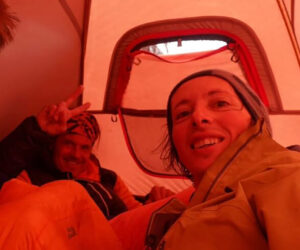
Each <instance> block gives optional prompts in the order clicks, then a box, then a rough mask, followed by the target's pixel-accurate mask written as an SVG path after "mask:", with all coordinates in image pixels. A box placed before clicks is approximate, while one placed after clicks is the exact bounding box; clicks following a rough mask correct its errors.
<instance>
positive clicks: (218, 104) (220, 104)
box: [209, 99, 232, 110]
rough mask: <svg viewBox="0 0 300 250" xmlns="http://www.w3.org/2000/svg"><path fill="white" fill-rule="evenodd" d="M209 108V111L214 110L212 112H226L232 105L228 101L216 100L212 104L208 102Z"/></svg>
mask: <svg viewBox="0 0 300 250" xmlns="http://www.w3.org/2000/svg"><path fill="white" fill-rule="evenodd" d="M209 106H210V107H211V109H214V110H227V109H230V108H231V107H232V104H231V102H230V101H228V100H225V99H217V100H213V101H212V102H210V104H209Z"/></svg>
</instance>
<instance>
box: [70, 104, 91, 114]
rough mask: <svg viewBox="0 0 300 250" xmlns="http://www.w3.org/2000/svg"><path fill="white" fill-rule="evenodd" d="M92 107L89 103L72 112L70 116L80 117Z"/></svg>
mask: <svg viewBox="0 0 300 250" xmlns="http://www.w3.org/2000/svg"><path fill="white" fill-rule="evenodd" d="M90 106H91V104H90V103H89V102H87V103H85V104H83V105H80V106H78V107H76V108H74V109H72V110H70V115H71V117H73V116H75V115H79V114H81V113H82V112H84V111H86V110H88V108H89V107H90Z"/></svg>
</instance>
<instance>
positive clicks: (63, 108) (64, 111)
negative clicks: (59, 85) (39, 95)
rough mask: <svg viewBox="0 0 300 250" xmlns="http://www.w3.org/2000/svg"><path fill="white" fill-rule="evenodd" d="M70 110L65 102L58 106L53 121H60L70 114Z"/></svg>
mask: <svg viewBox="0 0 300 250" xmlns="http://www.w3.org/2000/svg"><path fill="white" fill-rule="evenodd" d="M68 112H69V111H68V108H67V105H66V103H65V102H61V103H60V104H58V106H57V108H56V110H55V111H54V112H53V120H54V121H60V119H61V117H62V115H64V116H66V115H67V113H68Z"/></svg>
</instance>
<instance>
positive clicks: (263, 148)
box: [189, 120, 282, 207]
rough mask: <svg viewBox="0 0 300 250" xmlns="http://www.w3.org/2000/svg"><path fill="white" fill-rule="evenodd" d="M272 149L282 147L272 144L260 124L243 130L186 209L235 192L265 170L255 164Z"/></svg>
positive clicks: (219, 159) (263, 125) (262, 165)
mask: <svg viewBox="0 0 300 250" xmlns="http://www.w3.org/2000/svg"><path fill="white" fill-rule="evenodd" d="M274 147H275V148H276V147H277V148H278V149H279V148H280V149H282V147H281V146H280V145H279V144H277V143H276V142H275V141H273V140H272V138H271V136H270V134H269V132H268V130H267V128H266V126H265V124H264V122H263V120H259V121H257V123H256V124H255V125H254V126H252V127H250V128H249V129H248V130H246V131H245V132H244V133H242V134H241V135H240V137H239V138H238V139H237V140H236V141H235V142H234V143H233V144H232V145H231V146H230V147H228V148H227V149H226V150H225V151H224V152H223V153H222V154H221V155H220V157H219V158H218V159H217V160H216V162H215V163H214V164H213V165H212V166H211V167H209V168H208V170H207V171H206V173H205V174H204V176H203V178H202V180H201V181H200V183H199V186H198V187H197V189H196V192H195V194H194V195H193V198H192V200H191V202H190V204H189V207H191V206H194V205H196V204H199V203H202V202H205V201H207V200H210V199H212V198H215V197H217V196H219V195H222V194H225V193H228V192H231V191H234V190H235V189H236V187H237V184H238V181H239V180H241V179H243V178H246V177H248V176H250V175H252V174H254V173H257V172H260V171H262V170H263V169H264V168H266V167H267V166H266V165H264V164H258V162H260V161H262V159H263V155H264V154H265V153H266V152H267V151H268V149H269V150H270V149H271V148H272V150H274Z"/></svg>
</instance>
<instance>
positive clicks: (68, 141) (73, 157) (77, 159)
mask: <svg viewBox="0 0 300 250" xmlns="http://www.w3.org/2000/svg"><path fill="white" fill-rule="evenodd" d="M92 147H93V145H92V142H91V140H89V139H88V138H87V137H85V136H83V135H76V134H64V135H60V136H59V137H58V138H57V139H56V142H55V149H54V163H55V164H56V166H57V168H58V169H59V170H61V171H62V172H71V173H72V174H73V175H74V176H76V175H77V174H78V173H80V172H82V171H84V170H85V169H86V167H87V164H88V161H89V159H90V155H91V151H92Z"/></svg>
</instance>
